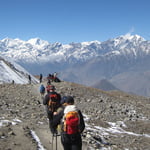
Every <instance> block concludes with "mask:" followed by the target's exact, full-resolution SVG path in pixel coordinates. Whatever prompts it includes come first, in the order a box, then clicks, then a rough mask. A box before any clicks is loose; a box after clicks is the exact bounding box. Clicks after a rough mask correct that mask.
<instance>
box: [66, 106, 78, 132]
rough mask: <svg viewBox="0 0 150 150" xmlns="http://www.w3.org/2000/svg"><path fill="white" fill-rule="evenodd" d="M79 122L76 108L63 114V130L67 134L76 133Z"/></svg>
mask: <svg viewBox="0 0 150 150" xmlns="http://www.w3.org/2000/svg"><path fill="white" fill-rule="evenodd" d="M67 107H68V106H67ZM79 123H80V117H79V114H78V111H77V110H70V111H69V112H67V113H66V114H65V115H64V131H65V132H66V133H67V134H75V133H78V132H79Z"/></svg>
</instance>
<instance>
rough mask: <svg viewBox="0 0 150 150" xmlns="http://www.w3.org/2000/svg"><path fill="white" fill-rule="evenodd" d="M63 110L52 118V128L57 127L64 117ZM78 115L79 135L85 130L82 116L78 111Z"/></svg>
mask: <svg viewBox="0 0 150 150" xmlns="http://www.w3.org/2000/svg"><path fill="white" fill-rule="evenodd" d="M64 108H65V107H63V110H62V111H61V112H59V113H58V114H57V115H54V116H53V123H52V124H53V127H57V125H59V124H60V123H61V120H62V118H63V116H64ZM78 113H79V116H80V125H79V130H80V133H82V132H83V130H84V128H85V123H84V119H83V115H82V113H81V111H80V110H78Z"/></svg>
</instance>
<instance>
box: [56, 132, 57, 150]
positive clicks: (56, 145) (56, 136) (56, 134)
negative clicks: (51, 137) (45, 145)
mask: <svg viewBox="0 0 150 150" xmlns="http://www.w3.org/2000/svg"><path fill="white" fill-rule="evenodd" d="M56 150H57V134H56Z"/></svg>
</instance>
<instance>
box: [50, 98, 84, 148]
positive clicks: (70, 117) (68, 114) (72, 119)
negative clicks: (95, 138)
mask: <svg viewBox="0 0 150 150" xmlns="http://www.w3.org/2000/svg"><path fill="white" fill-rule="evenodd" d="M63 106H64V107H63V110H62V111H60V112H54V116H53V121H52V127H53V128H54V129H55V128H56V127H57V126H58V125H59V124H60V123H61V143H62V145H63V148H64V150H81V149H82V138H81V133H82V132H83V130H84V128H85V123H84V119H83V115H82V113H81V111H80V110H79V109H78V108H77V107H76V106H75V105H74V98H73V97H72V96H67V97H66V98H65V99H64V102H63Z"/></svg>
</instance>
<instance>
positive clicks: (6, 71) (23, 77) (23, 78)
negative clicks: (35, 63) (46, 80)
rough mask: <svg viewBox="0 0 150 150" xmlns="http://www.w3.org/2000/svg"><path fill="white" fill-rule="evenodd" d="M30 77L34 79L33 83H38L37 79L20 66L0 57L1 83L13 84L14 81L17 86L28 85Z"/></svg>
mask: <svg viewBox="0 0 150 150" xmlns="http://www.w3.org/2000/svg"><path fill="white" fill-rule="evenodd" d="M28 75H30V76H31V77H32V82H34V83H36V82H38V81H37V79H36V78H35V77H33V76H32V75H31V74H30V73H28V72H27V71H26V70H25V69H24V68H22V67H21V66H20V65H18V64H16V63H15V62H13V61H10V60H9V61H8V60H7V59H6V58H5V59H4V58H2V57H0V83H12V82H13V81H14V82H15V83H17V84H26V83H28V82H29V81H28Z"/></svg>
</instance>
